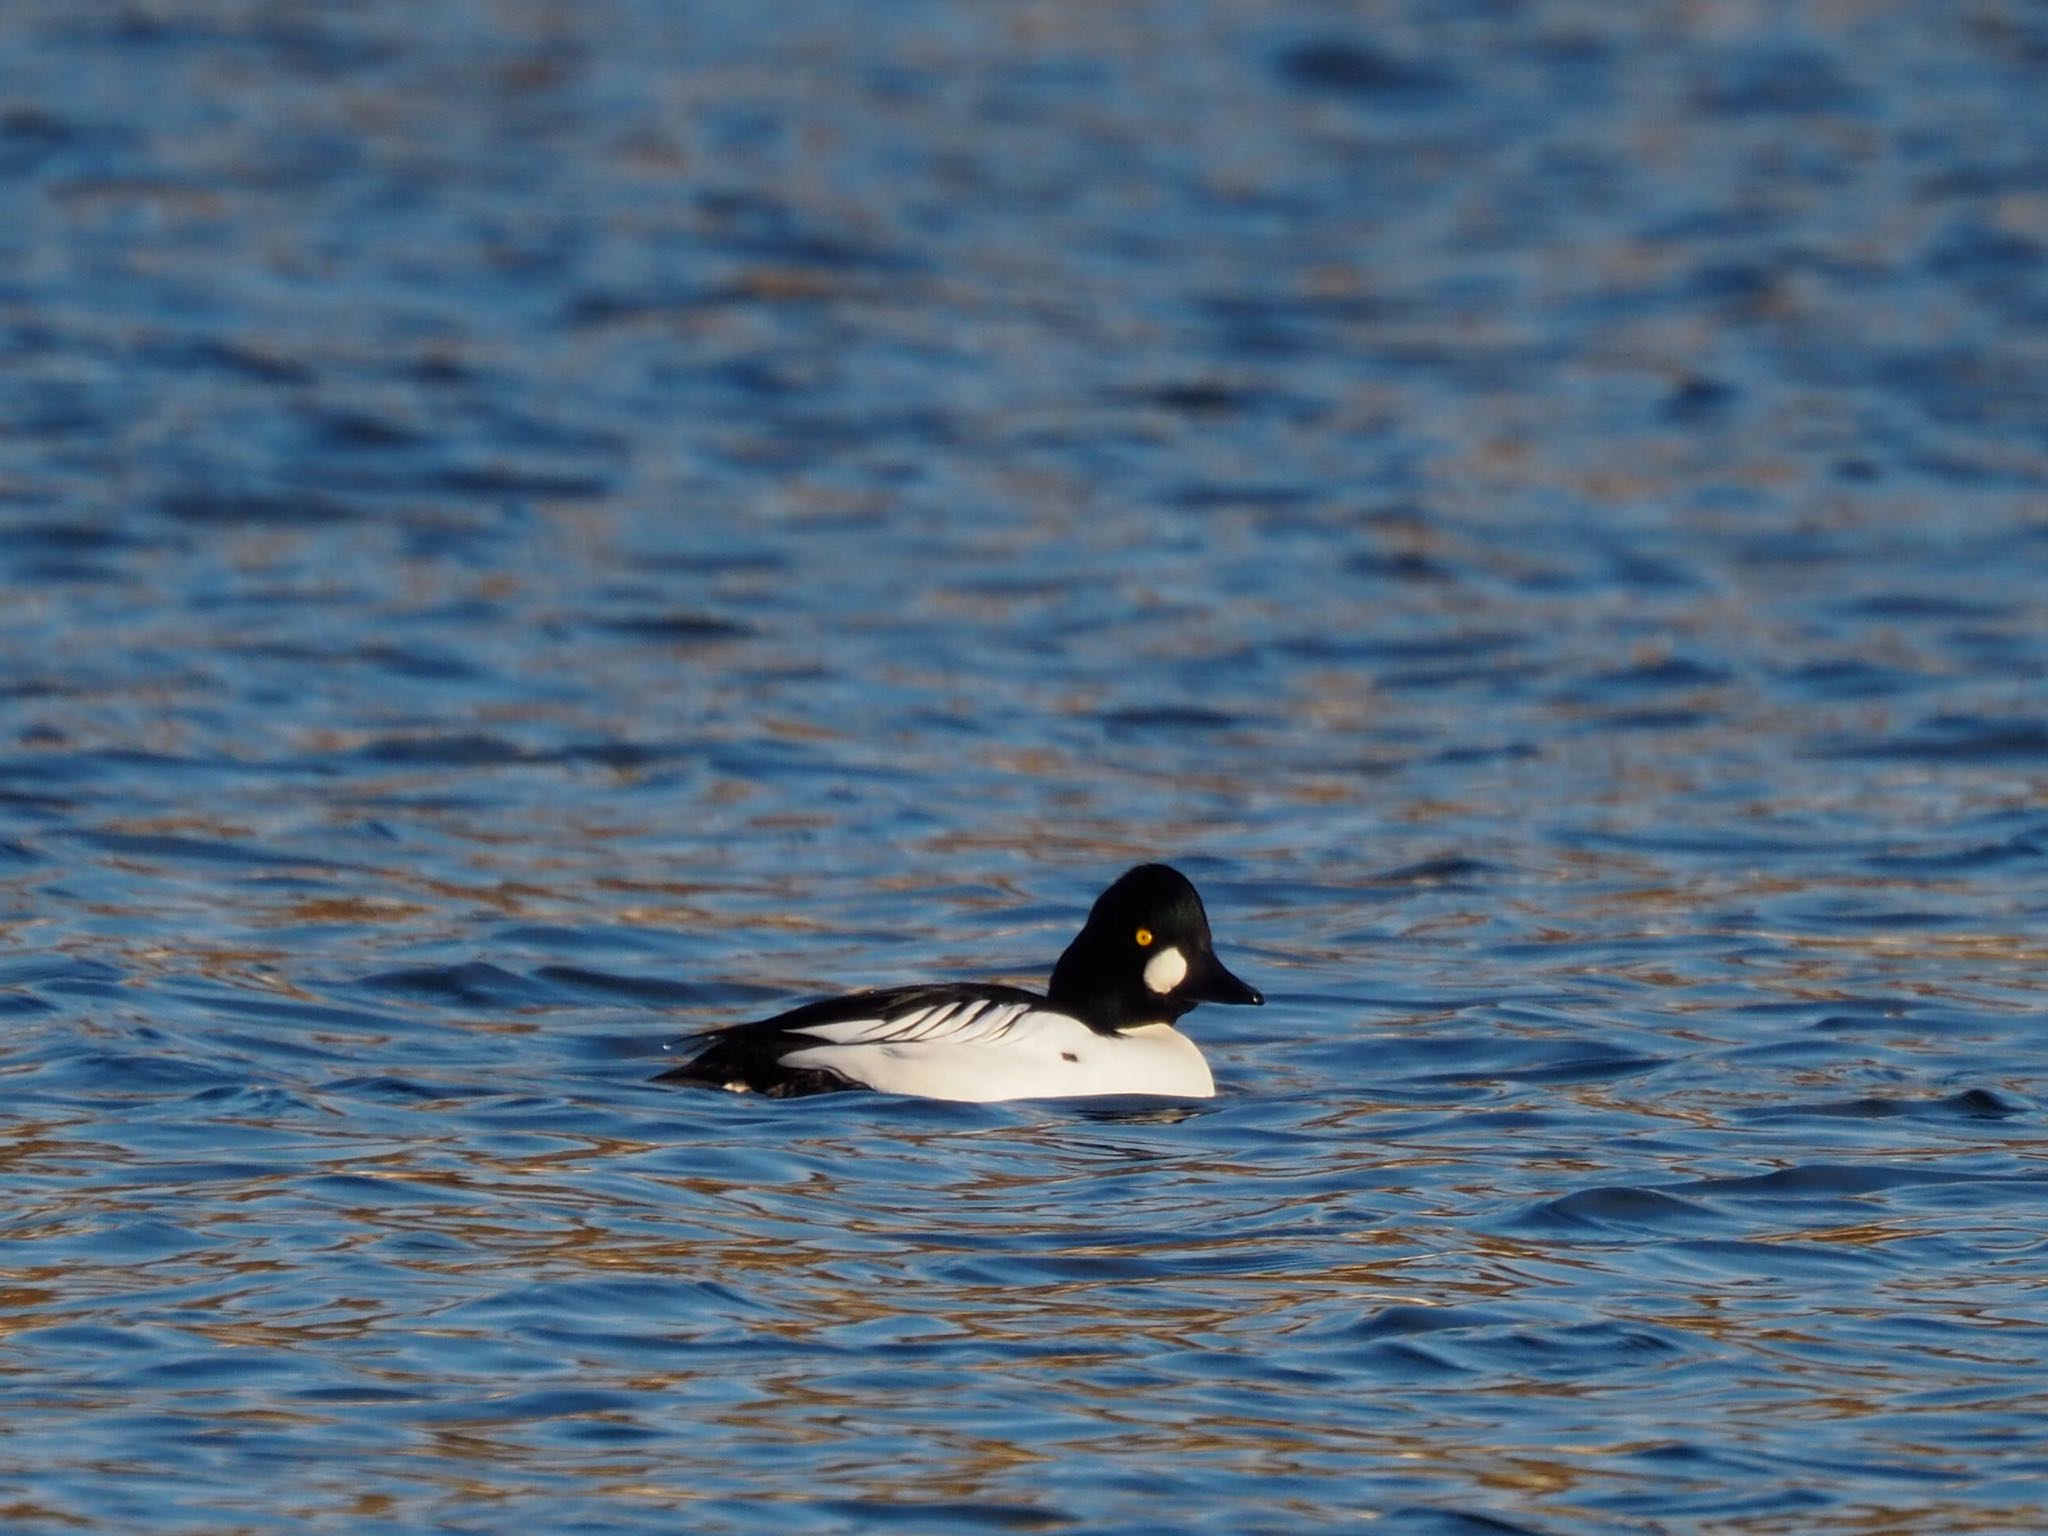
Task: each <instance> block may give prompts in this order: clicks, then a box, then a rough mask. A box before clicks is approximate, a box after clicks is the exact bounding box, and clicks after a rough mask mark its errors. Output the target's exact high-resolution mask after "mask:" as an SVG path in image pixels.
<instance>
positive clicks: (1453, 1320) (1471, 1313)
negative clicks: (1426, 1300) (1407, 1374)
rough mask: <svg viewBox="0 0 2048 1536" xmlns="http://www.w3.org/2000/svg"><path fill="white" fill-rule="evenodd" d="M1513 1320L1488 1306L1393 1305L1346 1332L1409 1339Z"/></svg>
mask: <svg viewBox="0 0 2048 1536" xmlns="http://www.w3.org/2000/svg"><path fill="white" fill-rule="evenodd" d="M1514 1321H1515V1319H1514V1317H1513V1316H1512V1315H1511V1314H1510V1313H1508V1312H1506V1311H1503V1310H1500V1309H1497V1308H1491V1307H1456V1306H1445V1307H1416V1306H1393V1307H1383V1308H1381V1309H1380V1310H1379V1311H1378V1312H1375V1313H1374V1314H1373V1315H1372V1316H1371V1317H1369V1318H1367V1319H1366V1320H1365V1321H1364V1322H1362V1323H1359V1324H1358V1325H1356V1326H1355V1327H1354V1328H1352V1329H1351V1330H1349V1331H1350V1333H1351V1335H1352V1336H1353V1337H1355V1338H1361V1339H1385V1338H1412V1337H1414V1336H1415V1335H1417V1334H1425V1333H1441V1332H1443V1331H1444V1330H1446V1329H1466V1328H1499V1327H1506V1326H1511V1325H1512V1324H1513V1322H1514Z"/></svg>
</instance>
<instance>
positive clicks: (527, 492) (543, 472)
mask: <svg viewBox="0 0 2048 1536" xmlns="http://www.w3.org/2000/svg"><path fill="white" fill-rule="evenodd" d="M431 482H432V487H433V488H434V489H436V490H439V491H442V492H445V493H447V494H449V495H452V496H459V497H474V498H478V499H482V500H496V499H499V498H502V497H533V498H536V499H539V500H549V501H578V500H585V501H587V500H596V499H599V498H602V497H605V496H609V495H610V494H612V492H613V491H614V490H615V489H616V488H617V485H618V480H617V477H616V476H613V475H609V474H602V473H599V472H597V471H594V470H582V469H570V468H550V467H547V466H544V465H539V464H519V463H513V462H510V461H508V460H502V459H500V460H484V461H480V462H478V463H474V464H457V465H451V466H449V467H448V468H446V469H442V470H438V471H436V472H435V473H434V474H433V475H432V476H431Z"/></svg>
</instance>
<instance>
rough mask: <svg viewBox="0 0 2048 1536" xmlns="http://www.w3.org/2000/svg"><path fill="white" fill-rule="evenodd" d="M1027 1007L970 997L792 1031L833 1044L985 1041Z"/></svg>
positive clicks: (1005, 1031) (1008, 1026) (1028, 1006)
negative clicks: (893, 1015)
mask: <svg viewBox="0 0 2048 1536" xmlns="http://www.w3.org/2000/svg"><path fill="white" fill-rule="evenodd" d="M1030 1011H1031V1004H1029V1003H1013V1002H999V1001H997V1000H996V999H994V998H974V999H971V1000H968V1001H965V1002H959V1003H945V1004H942V1005H940V1006H938V1007H928V1008H917V1009H913V1010H912V1011H911V1012H909V1013H903V1014H898V1015H896V1016H895V1017H894V1018H872V1017H871V1018H865V1019H834V1020H832V1021H830V1022H828V1023H823V1024H806V1025H805V1026H803V1028H801V1029H799V1030H796V1031H795V1033H797V1034H802V1035H810V1036H811V1037H813V1038H814V1039H817V1040H824V1041H829V1042H831V1043H832V1044H834V1045H900V1044H908V1043H910V1042H913V1041H939V1040H950V1041H956V1042H958V1043H961V1044H988V1043H991V1042H994V1041H997V1040H1001V1039H1002V1038H1003V1037H1004V1036H1006V1035H1008V1034H1009V1033H1010V1031H1011V1029H1012V1028H1013V1027H1014V1026H1015V1025H1016V1023H1017V1021H1018V1020H1019V1019H1020V1018H1022V1017H1023V1016H1024V1015H1025V1014H1027V1013H1029V1012H1030ZM784 1059H785V1060H787V1058H784Z"/></svg>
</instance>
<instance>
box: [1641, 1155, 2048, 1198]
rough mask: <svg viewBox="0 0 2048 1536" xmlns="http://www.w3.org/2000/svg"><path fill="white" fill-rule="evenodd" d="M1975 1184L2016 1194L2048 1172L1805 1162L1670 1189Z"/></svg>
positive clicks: (1734, 1192) (2046, 1185)
mask: <svg viewBox="0 0 2048 1536" xmlns="http://www.w3.org/2000/svg"><path fill="white" fill-rule="evenodd" d="M1976 1183H1991V1184H1999V1185H2008V1186H2011V1187H2012V1188H2013V1190H2014V1191H2015V1192H2034V1191H2048V1174H2039V1175H2015V1174H1991V1173H1971V1172H1964V1171H1961V1170H1956V1169H1949V1168H1940V1167H1906V1166H1900V1165H1870V1166H1862V1165H1857V1164H1849V1163H1809V1164H1804V1165H1801V1166H1799V1167H1793V1168H1780V1169H1777V1170H1775V1171H1773V1172H1771V1173H1760V1174H1752V1175H1749V1176H1747V1177H1741V1178H1717V1179H1700V1180H1697V1181H1695V1182H1694V1183H1691V1184H1684V1185H1677V1186H1674V1187H1675V1188H1678V1189H1682V1190H1686V1191H1689V1192H1698V1193H1701V1194H1712V1195H1720V1196H1730V1197H1744V1196H1766V1197H1772V1198H1776V1197H1779V1196H1783V1197H1787V1198H1797V1199H1805V1198H1821V1199H1838V1198H1846V1199H1861V1198H1863V1197H1865V1196H1869V1195H1882V1194H1886V1193H1889V1192H1890V1191H1893V1190H1900V1189H1911V1188H1913V1187H1915V1186H1918V1185H1923V1184H1976Z"/></svg>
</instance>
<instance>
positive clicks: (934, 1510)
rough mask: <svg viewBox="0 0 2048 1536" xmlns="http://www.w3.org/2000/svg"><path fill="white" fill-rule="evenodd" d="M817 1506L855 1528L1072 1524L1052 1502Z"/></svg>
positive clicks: (1006, 1528) (856, 1502) (863, 1501)
mask: <svg viewBox="0 0 2048 1536" xmlns="http://www.w3.org/2000/svg"><path fill="white" fill-rule="evenodd" d="M817 1507H818V1508H819V1509H821V1510H823V1511H825V1512H826V1513H827V1514H830V1515H831V1516H833V1517H834V1518H835V1519H838V1520H847V1521H852V1522H853V1523H854V1529H856V1530H859V1529H875V1528H884V1527H886V1528H888V1529H892V1530H894V1529H901V1530H927V1529H929V1530H943V1531H951V1530H977V1531H978V1530H993V1531H1047V1530H1062V1529H1066V1528H1069V1527H1071V1526H1073V1525H1074V1524H1076V1519H1075V1517H1074V1516H1073V1515H1071V1514H1069V1513H1067V1512H1066V1511H1065V1510H1063V1509H1061V1508H1060V1507H1059V1506H1057V1505H1053V1504H1037V1503H1031V1504H1026V1503H1000V1504H995V1503H984V1502H980V1501H975V1502H971V1503H970V1502H965V1501H960V1500H932V1501H916V1500H906V1499H825V1500H820V1501H819V1503H818V1506H817Z"/></svg>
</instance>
